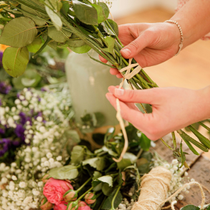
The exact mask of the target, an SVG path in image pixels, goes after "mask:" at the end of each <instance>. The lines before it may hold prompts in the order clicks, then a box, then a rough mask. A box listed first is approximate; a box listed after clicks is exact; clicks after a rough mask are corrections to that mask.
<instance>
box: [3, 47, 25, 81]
mask: <svg viewBox="0 0 210 210" xmlns="http://www.w3.org/2000/svg"><path fill="white" fill-rule="evenodd" d="M28 62H29V52H28V49H27V47H23V48H13V47H8V48H7V49H6V50H5V51H4V53H3V59H2V63H3V67H4V69H5V71H6V72H7V73H8V74H9V75H10V76H12V77H18V76H20V75H22V74H23V73H24V72H25V69H26V66H27V64H28Z"/></svg>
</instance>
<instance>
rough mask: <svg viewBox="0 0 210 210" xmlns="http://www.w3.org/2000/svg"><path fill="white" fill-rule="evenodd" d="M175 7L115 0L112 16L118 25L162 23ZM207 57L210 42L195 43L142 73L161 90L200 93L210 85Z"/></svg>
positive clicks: (170, 2)
mask: <svg viewBox="0 0 210 210" xmlns="http://www.w3.org/2000/svg"><path fill="white" fill-rule="evenodd" d="M176 6H177V0H147V1H145V0H129V1H128V0H114V1H113V5H112V8H111V12H112V15H113V17H114V19H115V21H116V22H117V23H118V24H125V23H139V22H162V21H165V20H167V19H170V17H172V16H173V14H174V13H175V9H176ZM119 8H120V9H119ZM209 55H210V40H207V41H203V40H198V41H197V42H195V43H193V44H192V45H190V46H188V47H186V48H185V49H183V50H182V51H181V52H180V53H179V55H178V56H174V57H173V58H171V59H170V60H168V61H166V62H164V63H162V64H159V65H156V66H152V67H147V68H145V69H144V70H146V72H147V73H148V74H149V75H150V76H151V78H152V79H153V80H154V81H155V82H156V83H157V84H158V85H159V86H160V87H169V86H177V87H185V88H191V89H200V88H203V87H205V86H208V85H210V56H209ZM198 109H199V107H198ZM201 131H202V130H201ZM203 132H204V131H203ZM205 134H206V133H205ZM207 136H208V137H209V134H207ZM206 155H207V156H209V157H210V153H208V154H206Z"/></svg>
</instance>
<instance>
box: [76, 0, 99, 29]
mask: <svg viewBox="0 0 210 210" xmlns="http://www.w3.org/2000/svg"><path fill="white" fill-rule="evenodd" d="M73 9H74V12H75V15H76V17H77V18H78V19H79V20H80V21H81V22H83V23H85V24H87V25H98V15H97V10H96V9H95V8H94V7H92V6H91V5H88V4H85V3H83V2H81V1H77V0H75V1H73Z"/></svg>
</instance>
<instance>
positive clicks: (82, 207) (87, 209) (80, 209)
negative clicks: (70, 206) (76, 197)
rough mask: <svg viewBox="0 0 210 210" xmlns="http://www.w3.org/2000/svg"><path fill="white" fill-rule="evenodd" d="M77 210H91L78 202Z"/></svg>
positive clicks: (83, 203)
mask: <svg viewBox="0 0 210 210" xmlns="http://www.w3.org/2000/svg"><path fill="white" fill-rule="evenodd" d="M78 206H79V208H78V210H91V208H90V206H88V205H87V204H86V203H85V202H84V201H79V204H78Z"/></svg>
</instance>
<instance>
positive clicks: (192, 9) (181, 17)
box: [171, 0, 210, 47]
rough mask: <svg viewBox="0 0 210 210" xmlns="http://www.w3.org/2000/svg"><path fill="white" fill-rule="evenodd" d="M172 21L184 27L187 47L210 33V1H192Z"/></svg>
mask: <svg viewBox="0 0 210 210" xmlns="http://www.w3.org/2000/svg"><path fill="white" fill-rule="evenodd" d="M171 19H172V20H175V21H177V22H178V23H179V24H180V26H181V27H182V30H183V36H184V43H183V45H184V47H186V46H188V45H190V44H192V43H193V42H195V41H197V40H198V39H200V38H201V37H203V36H204V35H206V34H207V33H208V32H210V1H209V0H199V1H198V0H190V1H189V2H187V3H186V4H185V5H184V6H183V7H182V8H181V9H180V10H179V11H177V12H176V13H175V15H174V16H173V17H172V18H171Z"/></svg>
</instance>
